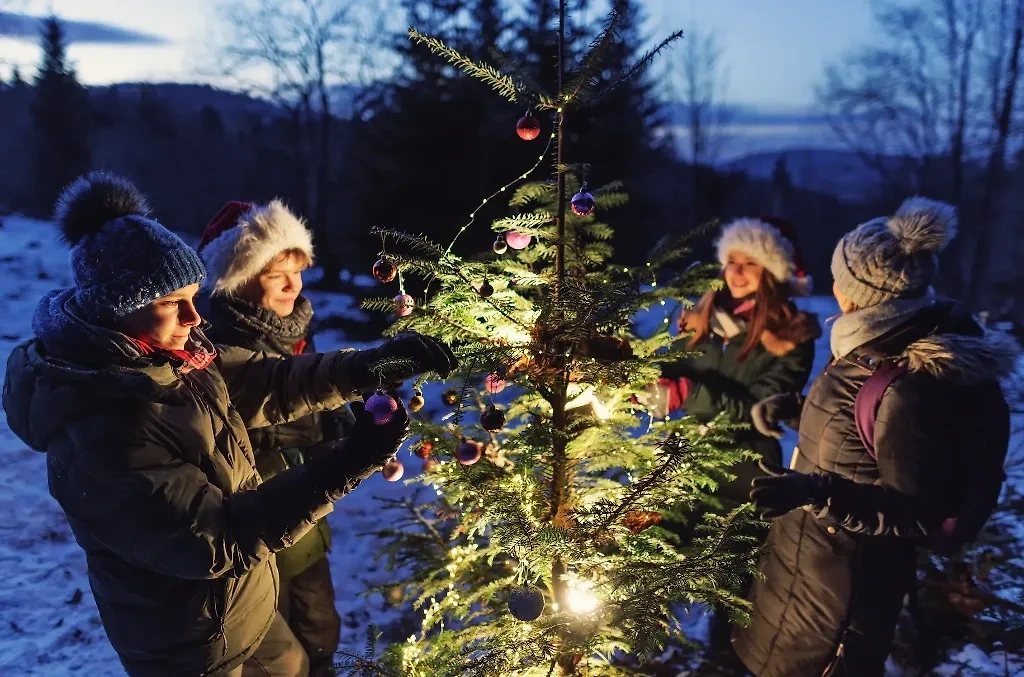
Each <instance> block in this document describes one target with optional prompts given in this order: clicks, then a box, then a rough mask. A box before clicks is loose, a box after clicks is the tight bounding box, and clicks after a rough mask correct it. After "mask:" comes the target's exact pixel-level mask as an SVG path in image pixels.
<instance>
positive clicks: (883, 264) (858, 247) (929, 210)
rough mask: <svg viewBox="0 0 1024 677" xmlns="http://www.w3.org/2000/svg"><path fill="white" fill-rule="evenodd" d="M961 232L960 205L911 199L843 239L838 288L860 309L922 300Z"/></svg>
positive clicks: (837, 255) (835, 265)
mask: <svg viewBox="0 0 1024 677" xmlns="http://www.w3.org/2000/svg"><path fill="white" fill-rule="evenodd" d="M956 229H957V217H956V208H955V207H953V206H952V205H949V204H946V203H945V202H938V201H936V200H929V199H927V198H923V197H912V198H910V199H908V200H906V201H905V202H904V203H903V204H902V205H900V208H899V209H897V210H896V213H895V214H894V215H892V216H882V217H879V218H877V219H872V220H871V221H868V222H867V223H863V224H861V225H859V226H857V227H856V228H854V229H853V230H851V231H850V232H849V233H847V234H846V235H844V236H843V237H842V239H840V240H839V244H838V245H836V250H835V252H834V253H833V254H832V277H833V279H834V280H835V283H836V288H837V289H838V291H839V292H840V293H842V294H843V295H844V296H845V297H846V298H848V299H849V300H850V303H852V304H853V305H854V306H856V307H857V308H867V307H870V306H874V305H878V304H879V303H884V302H885V301H890V300H892V299H899V298H915V297H919V296H923V295H924V294H925V293H926V292H927V291H928V288H929V287H930V286H931V284H932V279H933V278H934V277H935V272H936V270H937V269H938V254H939V252H941V251H942V250H943V249H945V247H946V245H947V244H949V242H950V240H952V239H953V237H954V236H955V235H956Z"/></svg>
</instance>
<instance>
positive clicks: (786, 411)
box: [750, 393, 803, 440]
mask: <svg viewBox="0 0 1024 677" xmlns="http://www.w3.org/2000/svg"><path fill="white" fill-rule="evenodd" d="M801 409H803V398H802V397H801V396H800V395H799V394H797V393H782V394H781V395H772V396H771V397H766V398H765V399H763V400H761V401H760V402H758V403H757V404H755V405H754V406H753V408H752V409H751V410H750V417H751V418H752V419H753V421H754V428H755V429H757V432H759V433H761V434H762V435H764V436H765V437H774V438H775V439H777V440H778V439H781V438H782V425H781V423H782V422H783V421H792V420H793V419H797V418H799V416H800V410H801Z"/></svg>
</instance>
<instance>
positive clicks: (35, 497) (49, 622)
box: [0, 217, 1024, 677]
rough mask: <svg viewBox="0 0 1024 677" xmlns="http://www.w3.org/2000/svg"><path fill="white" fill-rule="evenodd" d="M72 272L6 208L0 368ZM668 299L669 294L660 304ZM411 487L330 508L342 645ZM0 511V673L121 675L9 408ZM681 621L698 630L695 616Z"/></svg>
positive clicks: (412, 463) (35, 226)
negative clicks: (381, 531)
mask: <svg viewBox="0 0 1024 677" xmlns="http://www.w3.org/2000/svg"><path fill="white" fill-rule="evenodd" d="M70 281H71V275H70V269H69V264H68V253H67V250H66V249H65V247H64V246H63V245H62V244H61V243H60V242H59V241H58V239H57V237H56V231H55V229H54V227H53V226H52V225H51V224H49V223H45V222H39V221H32V220H29V219H23V218H17V217H7V218H6V219H4V222H3V227H2V228H0V378H2V377H3V374H4V371H5V369H6V360H7V355H8V353H9V352H10V350H11V349H12V348H13V347H14V346H15V345H16V344H17V343H19V342H21V341H22V340H24V339H26V338H28V337H29V336H30V335H31V328H30V327H31V317H32V312H33V310H34V309H35V306H36V303H37V302H38V300H39V298H40V297H41V296H42V295H43V294H44V293H45V292H46V291H48V290H50V289H54V288H57V287H63V286H67V285H69V284H70ZM311 297H312V301H313V303H314V307H315V308H316V310H317V313H318V314H320V315H321V316H323V315H327V314H338V315H343V316H348V317H351V316H353V314H354V313H356V312H358V311H357V310H356V308H355V306H354V304H353V302H352V299H350V298H348V297H343V296H337V295H329V294H320V293H314V294H311ZM802 303H803V304H805V307H807V308H808V309H809V310H812V311H813V312H816V313H818V314H819V315H820V316H821V317H822V319H823V320H824V318H825V317H827V316H829V315H832V314H834V313H835V312H836V308H835V304H834V302H832V301H831V300H830V299H825V298H814V299H808V300H806V301H803V302H802ZM671 310H672V308H671V306H668V307H666V308H665V309H664V312H665V313H667V312H669V311H671ZM659 311H660V309H659ZM659 311H655V312H654V313H652V314H651V315H650V316H648V317H645V318H643V321H644V323H645V324H647V323H648V322H661V321H662V319H661V318H662V317H663V316H664V314H662V315H660V316H659V315H658V312H659ZM648 326H649V325H648ZM317 342H318V346H319V348H320V349H321V350H330V349H332V348H336V347H341V346H344V345H351V344H347V343H346V342H345V340H344V334H343V332H342V331H340V330H330V331H324V332H321V333H320V334H319V335H318V336H317ZM352 347H360V346H352ZM827 359H828V344H827V334H826V337H824V338H823V339H822V341H821V342H819V345H818V353H817V360H816V362H817V364H816V372H817V371H820V369H821V368H822V367H823V366H824V363H825V361H826V360H827ZM440 389H441V388H440V386H434V387H432V388H429V389H428V390H427V391H426V392H425V393H424V394H425V396H426V400H427V411H426V412H425V413H428V414H430V413H431V411H430V410H431V409H432V408H435V409H439V407H438V404H439V399H440V398H439V395H440ZM794 443H795V439H794V437H793V435H792V434H790V435H789V436H788V437H787V439H786V441H785V448H786V449H787V450H791V449H792V448H793V446H794ZM401 458H402V462H403V463H404V464H405V466H406V477H410V476H412V475H413V474H415V473H418V472H419V470H420V468H421V461H420V460H419V459H418V458H416V457H415V456H413V455H412V454H410V453H408V452H403V453H402V456H401ZM411 491H412V489H411V488H410V487H408V486H407V485H405V484H404V483H401V482H400V483H388V482H385V481H384V480H383V479H382V478H381V477H380V476H379V475H378V476H375V477H374V478H372V479H370V480H369V481H367V482H366V483H364V484H363V485H362V486H361V487H360V488H359V489H358V490H357V491H356V492H355V493H354V494H352V495H350V496H348V497H346V498H345V499H343V500H342V501H340V502H339V503H338V504H337V505H336V507H335V511H334V513H333V514H332V515H331V516H330V517H329V518H328V519H329V522H330V524H331V529H332V531H333V533H334V544H335V546H334V551H333V552H332V553H331V556H330V559H331V567H332V570H333V573H334V581H335V586H336V587H337V589H338V600H337V607H338V611H339V613H340V614H341V615H342V618H343V621H344V626H343V630H342V643H343V647H344V648H346V649H348V650H351V651H356V652H360V651H362V649H363V647H364V646H365V639H366V630H367V627H368V626H369V624H370V623H371V622H372V623H374V624H376V625H377V626H382V625H386V624H388V623H391V622H394V621H395V620H397V618H398V614H397V612H396V611H395V610H394V609H391V608H389V607H388V605H387V603H386V601H385V600H384V598H383V597H382V596H381V595H379V594H376V593H375V594H371V595H363V594H362V593H363V592H364V591H366V590H367V589H368V588H370V587H371V586H373V585H376V584H380V583H383V582H386V581H387V579H388V577H387V575H386V572H384V571H382V570H380V569H378V568H376V564H375V559H374V552H375V549H376V547H375V544H374V542H373V539H372V538H370V537H368V536H365V535H364V534H366V533H367V532H372V531H374V530H376V529H377V528H379V527H380V526H381V525H380V517H379V516H380V508H379V505H378V504H377V503H376V502H375V501H374V500H373V498H374V497H375V496H388V497H393V498H394V497H399V496H403V495H409V494H410V493H411ZM0 514H2V515H3V516H4V519H3V520H2V521H0V572H3V575H4V577H5V584H4V585H2V586H0V675H2V676H6V675H46V676H47V677H59V676H60V675H90V676H93V675H96V676H100V675H123V674H124V672H123V670H122V669H121V667H120V664H119V662H118V660H117V657H116V655H115V654H114V651H113V649H111V647H110V645H109V643H108V642H107V639H106V636H105V635H104V633H103V628H102V626H101V625H100V621H99V616H98V613H97V611H96V605H95V602H94V600H93V597H92V593H91V592H90V589H89V582H88V578H87V575H86V566H85V556H84V555H83V553H82V552H81V550H80V549H79V548H78V546H77V544H76V543H75V541H74V538H73V537H72V535H71V532H70V530H69V529H68V527H67V524H66V522H65V520H64V517H63V515H62V514H61V511H60V508H59V507H58V505H57V504H56V502H55V501H54V500H53V499H52V498H51V497H50V495H49V493H48V491H47V487H46V465H45V459H44V457H43V456H42V455H41V454H38V453H36V452H34V451H32V450H30V449H28V448H26V446H25V445H24V443H23V442H22V441H21V440H19V439H18V438H17V437H16V436H15V435H14V434H13V433H11V432H10V430H9V429H8V428H7V424H6V417H3V418H0ZM1022 536H1024V535H1022ZM687 625H689V626H692V627H694V629H695V631H697V632H698V633H701V630H700V619H699V618H694V619H693V622H691V623H687ZM701 634H702V633H701ZM951 658H954V659H957V662H966V663H969V664H970V665H971V666H972V668H974V669H973V670H972V671H970V672H964V673H956V672H955V668H953V667H952V666H950V669H949V671H947V672H942V673H939V674H948V675H953V674H999V675H1002V674H1007V673H1004V667H1003V660H1002V657H1001V656H998V657H997V656H992V657H990V656H987V655H985V654H984V652H982V651H980V650H978V649H977V648H976V647H972V646H969V647H967V648H965V649H964V650H963V651H961V652H959V655H958V656H956V657H951ZM1021 669H1022V670H1024V667H1021ZM1012 671H1013V668H1012V666H1011V674H1012Z"/></svg>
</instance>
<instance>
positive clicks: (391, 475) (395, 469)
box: [380, 458, 405, 482]
mask: <svg viewBox="0 0 1024 677" xmlns="http://www.w3.org/2000/svg"><path fill="white" fill-rule="evenodd" d="M380 472H381V474H382V475H384V479H386V480H387V481H388V482H397V481H398V480H400V479H402V475H404V474H405V466H404V465H402V462H401V461H399V460H398V459H397V458H393V459H391V460H390V461H388V462H387V464H386V465H385V466H384V469H383V470H381V471H380Z"/></svg>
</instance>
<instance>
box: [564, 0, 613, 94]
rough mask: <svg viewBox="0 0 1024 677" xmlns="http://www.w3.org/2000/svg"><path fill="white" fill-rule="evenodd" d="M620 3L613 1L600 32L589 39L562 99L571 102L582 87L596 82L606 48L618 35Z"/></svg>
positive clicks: (589, 86) (587, 86)
mask: <svg viewBox="0 0 1024 677" xmlns="http://www.w3.org/2000/svg"><path fill="white" fill-rule="evenodd" d="M622 9H623V8H622V3H621V2H620V1H619V0H616V2H614V4H613V6H612V8H611V10H610V11H609V12H608V15H607V16H606V17H605V20H604V25H603V26H602V27H601V32H600V33H598V35H597V37H595V38H594V40H593V41H591V43H590V45H589V46H588V47H587V50H586V52H585V53H584V55H583V59H582V61H581V63H580V68H579V70H578V71H577V73H576V75H575V76H574V78H573V79H572V80H571V81H570V82H569V83H568V85H567V86H566V88H565V90H563V91H562V92H561V96H562V100H563V101H565V102H566V103H572V102H573V101H575V100H576V97H578V96H579V95H580V92H581V91H582V90H583V89H584V87H586V88H588V89H591V88H593V87H594V86H595V85H596V84H597V80H596V78H595V74H596V73H597V72H598V71H599V70H600V68H601V66H602V65H603V62H604V57H605V54H607V52H608V48H609V47H611V46H612V45H613V44H614V43H615V39H616V38H617V37H618V35H617V34H616V32H615V28H616V27H617V26H618V23H619V21H621V20H622Z"/></svg>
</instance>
